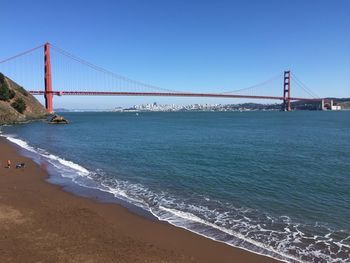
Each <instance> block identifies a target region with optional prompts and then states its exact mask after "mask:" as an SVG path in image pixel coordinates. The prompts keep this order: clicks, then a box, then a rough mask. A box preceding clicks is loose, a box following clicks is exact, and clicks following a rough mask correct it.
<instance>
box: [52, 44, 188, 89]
mask: <svg viewBox="0 0 350 263" xmlns="http://www.w3.org/2000/svg"><path fill="white" fill-rule="evenodd" d="M51 46H52V47H53V49H55V50H56V51H57V52H59V53H60V54H62V55H64V56H66V57H68V58H70V59H72V60H75V61H76V62H79V63H81V64H83V65H85V66H88V67H90V68H92V69H94V70H96V71H99V72H102V73H104V74H107V75H110V76H112V77H114V78H117V79H121V80H124V81H126V82H128V83H130V84H134V85H135V84H136V85H140V86H143V87H146V88H149V89H157V90H161V91H163V92H164V91H166V92H171V93H186V92H183V91H176V90H171V89H164V88H160V87H158V86H154V85H149V84H146V83H143V82H141V81H137V80H133V79H130V78H127V77H125V76H122V75H119V74H116V73H114V72H112V71H109V70H107V69H105V68H102V67H100V66H96V65H94V64H92V63H90V62H88V61H86V60H84V59H82V58H79V57H77V56H74V55H72V54H71V53H69V52H67V51H65V50H63V49H61V48H59V47H57V46H54V45H52V44H51Z"/></svg>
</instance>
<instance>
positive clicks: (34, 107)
mask: <svg viewBox="0 0 350 263" xmlns="http://www.w3.org/2000/svg"><path fill="white" fill-rule="evenodd" d="M47 115H48V112H47V111H46V109H45V108H44V107H43V106H42V105H41V103H40V102H39V101H38V100H37V99H36V98H34V96H32V95H31V94H29V93H28V92H27V91H26V90H25V89H24V88H23V87H21V86H19V85H18V84H17V83H15V82H14V81H12V80H11V79H9V78H7V77H6V76H4V75H3V74H2V73H0V125H1V124H10V123H18V122H24V121H28V120H33V119H41V118H45V117H46V116H47Z"/></svg>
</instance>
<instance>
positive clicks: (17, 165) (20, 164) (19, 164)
mask: <svg viewBox="0 0 350 263" xmlns="http://www.w3.org/2000/svg"><path fill="white" fill-rule="evenodd" d="M24 167H25V163H18V164H16V169H19V168H24Z"/></svg>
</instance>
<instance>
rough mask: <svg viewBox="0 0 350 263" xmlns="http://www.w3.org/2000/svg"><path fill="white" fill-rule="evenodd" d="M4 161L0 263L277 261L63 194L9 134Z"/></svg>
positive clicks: (0, 157) (0, 152)
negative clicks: (13, 142)
mask: <svg viewBox="0 0 350 263" xmlns="http://www.w3.org/2000/svg"><path fill="white" fill-rule="evenodd" d="M8 159H10V160H11V162H12V167H11V168H10V169H7V168H5V166H6V161H7V160H8ZM22 162H24V163H25V164H26V167H25V168H22V169H15V164H16V163H22ZM0 164H1V166H0V262H91V263H92V262H163V263H165V262H210V263H212V262H220V263H221V262H278V261H276V260H274V259H272V258H269V257H264V256H260V255H257V254H254V253H250V252H248V251H245V250H242V249H239V248H234V247H231V246H228V245H226V244H223V243H219V242H215V241H212V240H210V239H207V238H204V237H202V236H199V235H196V234H193V233H191V232H189V231H186V230H183V229H180V228H177V227H174V226H172V225H170V224H167V223H162V222H157V221H152V220H148V219H146V218H143V217H141V216H139V215H136V214H133V213H131V212H129V210H127V209H126V208H124V207H122V206H120V205H117V204H107V203H99V202H96V201H94V200H91V199H87V198H83V197H77V196H75V195H73V194H70V193H68V192H65V191H63V190H61V188H60V187H58V186H56V185H52V184H49V183H47V182H46V181H45V179H46V178H47V176H48V175H47V172H46V170H45V167H40V166H39V165H37V164H36V163H34V162H33V161H32V160H30V159H28V158H25V157H23V156H21V155H20V154H19V153H18V148H17V147H16V146H15V145H13V144H11V143H9V142H8V141H7V140H6V139H5V138H0Z"/></svg>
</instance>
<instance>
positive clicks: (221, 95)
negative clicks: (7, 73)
mask: <svg viewBox="0 0 350 263" xmlns="http://www.w3.org/2000/svg"><path fill="white" fill-rule="evenodd" d="M29 93H30V94H32V95H45V94H46V93H52V94H53V95H56V96H154V97H208V98H210V97H211V98H238V99H266V100H284V99H285V98H283V97H282V96H281V97H278V96H254V95H236V94H225V93H192V92H191V93H190V92H189V93H178V92H115V91H51V92H45V91H41V90H30V91H29ZM287 99H288V98H287ZM289 99H290V100H302V101H321V100H322V99H321V98H316V99H315V98H297V97H290V98H289Z"/></svg>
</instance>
